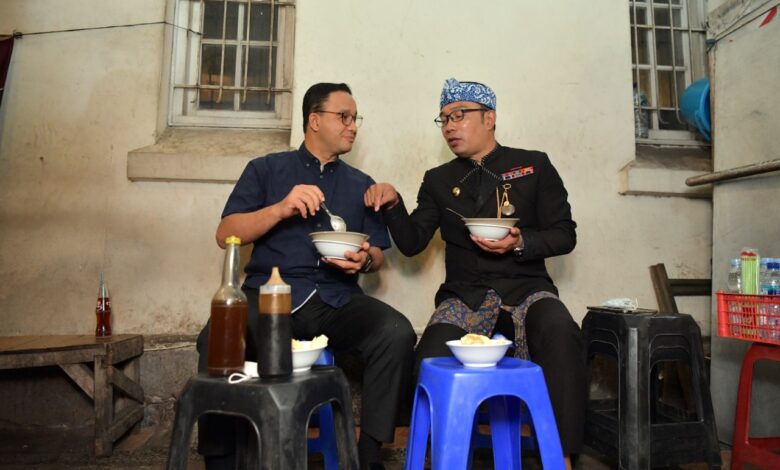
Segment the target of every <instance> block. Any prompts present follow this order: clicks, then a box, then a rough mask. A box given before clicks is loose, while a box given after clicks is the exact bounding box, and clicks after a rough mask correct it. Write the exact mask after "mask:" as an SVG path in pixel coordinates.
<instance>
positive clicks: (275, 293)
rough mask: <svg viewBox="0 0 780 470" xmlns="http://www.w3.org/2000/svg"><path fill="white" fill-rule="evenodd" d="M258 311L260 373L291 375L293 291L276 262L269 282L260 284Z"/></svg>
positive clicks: (269, 376) (275, 375) (272, 376)
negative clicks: (280, 272)
mask: <svg viewBox="0 0 780 470" xmlns="http://www.w3.org/2000/svg"><path fill="white" fill-rule="evenodd" d="M259 311H260V339H259V341H258V351H257V362H258V369H259V375H260V377H263V378H274V377H284V376H288V375H290V374H292V319H291V315H290V313H291V311H292V294H291V288H290V286H289V285H288V284H285V282H284V280H283V279H282V276H280V275H279V268H278V267H276V266H274V268H273V270H272V271H271V278H270V279H268V282H267V283H266V284H264V285H262V286H260V308H259Z"/></svg>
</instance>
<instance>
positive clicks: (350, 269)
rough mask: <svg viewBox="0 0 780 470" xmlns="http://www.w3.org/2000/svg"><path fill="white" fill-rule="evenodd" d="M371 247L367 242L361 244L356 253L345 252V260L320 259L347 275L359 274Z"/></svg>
mask: <svg viewBox="0 0 780 470" xmlns="http://www.w3.org/2000/svg"><path fill="white" fill-rule="evenodd" d="M369 248H371V245H369V244H368V242H363V245H361V246H360V249H359V250H358V251H356V252H355V251H345V252H344V257H345V258H346V259H335V258H322V259H323V261H325V262H326V263H328V264H329V265H331V266H336V267H337V268H339V269H341V270H342V271H344V272H345V273H347V274H356V273H358V272H360V269H361V268H362V267H363V265H364V264H366V260H368V249H369Z"/></svg>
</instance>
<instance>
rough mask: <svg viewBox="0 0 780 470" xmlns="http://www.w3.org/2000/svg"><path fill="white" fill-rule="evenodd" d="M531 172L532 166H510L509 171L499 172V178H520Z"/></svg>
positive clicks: (532, 171) (506, 179) (505, 179)
mask: <svg viewBox="0 0 780 470" xmlns="http://www.w3.org/2000/svg"><path fill="white" fill-rule="evenodd" d="M533 173H534V167H533V166H518V167H515V168H510V169H509V171H506V172H504V173H501V179H502V180H504V181H508V180H513V179H516V178H521V177H523V176H528V175H532V174H533Z"/></svg>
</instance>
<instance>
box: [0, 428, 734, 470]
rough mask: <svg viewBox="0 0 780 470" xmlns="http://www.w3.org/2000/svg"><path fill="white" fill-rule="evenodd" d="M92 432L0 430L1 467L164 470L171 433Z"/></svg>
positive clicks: (587, 469) (584, 462)
mask: <svg viewBox="0 0 780 470" xmlns="http://www.w3.org/2000/svg"><path fill="white" fill-rule="evenodd" d="M90 434H91V428H89V427H85V428H82V429H79V430H69V431H67V432H63V431H61V430H51V429H48V430H25V431H24V432H20V431H18V430H15V431H13V432H7V431H2V430H0V469H2V470H31V469H35V470H59V469H62V470H98V469H100V470H103V469H115V470H130V469H141V470H162V469H164V468H165V462H166V459H167V455H168V443H169V439H170V437H169V430H168V429H163V428H161V427H157V428H154V427H147V428H140V429H137V430H135V431H134V432H132V433H131V434H129V435H128V436H126V437H124V438H122V439H121V440H120V441H119V443H118V444H117V445H116V447H115V449H114V453H113V455H112V456H111V457H108V458H103V459H96V458H94V457H93V456H92V450H91V445H92V441H91V435H90ZM405 442H406V428H400V429H399V432H398V433H397V434H396V441H395V442H394V443H393V444H392V445H388V446H386V447H385V448H384V449H383V457H384V458H385V468H386V469H387V470H400V469H402V468H403V458H404V446H405ZM722 455H723V459H724V466H723V467H722V468H723V469H726V470H727V469H728V468H729V466H728V460H729V455H728V452H724V453H723V454H722ZM188 468H189V469H191V470H203V469H204V466H203V461H202V459H201V458H200V456H198V455H197V454H196V453H194V452H193V454H192V457H191V459H190V462H189V466H188ZM309 468H310V469H312V470H321V469H322V468H323V466H322V463H321V459H319V458H318V456H313V457H310V459H309ZM472 468H473V469H475V470H481V469H492V468H493V463H492V459H491V457H490V454H489V452H480V453H478V454H477V455H476V457H475V461H474V465H473V466H472ZM523 468H524V469H531V470H536V469H540V468H541V465H540V463H539V461H538V459H536V458H533V457H529V458H525V459H524V460H523ZM576 468H577V470H609V469H612V468H615V467H614V464H613V463H610V462H609V461H607V460H604V459H601V458H599V457H596V456H593V455H590V454H587V453H586V454H583V455H581V456H580V459H579V461H578V462H577V466H576ZM682 468H683V469H685V470H700V469H701V470H704V469H706V468H707V466H706V465H704V464H694V465H686V466H684V467H682Z"/></svg>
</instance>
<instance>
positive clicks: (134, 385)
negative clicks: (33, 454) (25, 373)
mask: <svg viewBox="0 0 780 470" xmlns="http://www.w3.org/2000/svg"><path fill="white" fill-rule="evenodd" d="M143 352H144V337H143V336H141V335H114V336H112V337H110V338H106V339H102V338H101V339H96V338H95V336H94V335H51V336H6V337H0V369H21V368H26V367H43V366H54V365H56V366H59V367H60V368H61V369H62V370H63V371H64V372H65V373H66V374H68V377H70V378H71V379H72V380H73V382H75V383H76V385H78V386H79V388H80V389H81V390H82V391H83V392H84V393H85V394H86V395H87V396H88V397H89V398H90V399H92V401H93V403H94V409H95V455H96V456H98V457H106V456H109V455H111V452H112V448H113V445H114V441H116V440H117V439H119V438H120V437H121V436H122V435H124V434H125V433H126V432H127V431H128V430H129V429H130V428H132V427H133V426H135V424H136V423H138V422H139V421H141V419H143V417H144V389H143V388H142V387H141V385H140V380H139V379H140V376H141V367H140V361H139V358H140V357H141V354H143ZM89 366H92V367H89ZM115 388H116V390H117V392H119V393H117V396H116V400H115V396H114V389H115Z"/></svg>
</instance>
